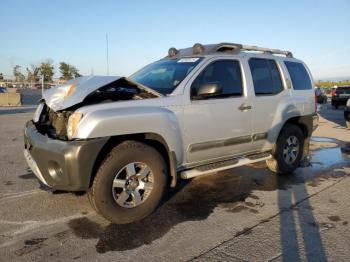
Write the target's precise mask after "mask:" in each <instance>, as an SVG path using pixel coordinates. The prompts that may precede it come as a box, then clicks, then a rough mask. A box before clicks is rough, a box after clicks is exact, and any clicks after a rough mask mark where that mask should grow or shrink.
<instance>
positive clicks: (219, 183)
mask: <svg viewBox="0 0 350 262" xmlns="http://www.w3.org/2000/svg"><path fill="white" fill-rule="evenodd" d="M321 110H322V111H321V121H320V128H319V129H318V130H316V132H315V133H314V136H313V138H312V141H311V148H312V151H311V156H312V160H311V163H310V166H308V167H303V168H299V169H297V171H296V172H295V173H294V174H292V175H289V176H277V175H275V174H273V173H271V172H270V171H269V170H268V169H267V168H266V166H265V163H257V164H254V165H250V166H245V167H241V168H236V169H231V170H227V171H224V172H220V173H217V174H210V175H207V176H203V177H200V178H196V179H193V180H191V181H183V182H181V184H180V185H179V187H177V188H176V189H174V190H171V191H170V192H168V193H167V195H166V197H165V199H164V201H163V202H162V204H161V206H160V207H159V208H158V209H157V210H156V212H155V213H153V214H152V215H151V216H149V217H147V218H146V219H144V220H142V221H140V222H137V223H133V224H129V225H112V224H110V223H109V222H107V221H105V220H104V219H102V218H101V217H99V216H98V215H97V214H95V212H94V211H93V210H92V209H91V208H90V206H89V204H88V201H87V198H86V196H85V195H75V194H71V193H62V192H52V191H51V190H49V189H48V188H46V187H44V186H40V185H39V184H38V182H37V180H36V179H35V177H34V175H33V174H32V173H31V172H30V171H29V170H28V169H27V167H26V165H25V162H24V159H23V158H22V126H23V125H24V122H25V121H26V119H28V118H30V117H31V115H32V113H20V114H16V115H14V114H10V113H9V114H0V129H1V133H2V136H1V137H0V144H1V145H2V146H1V150H0V167H1V169H0V257H1V258H0V260H3V261H12V260H16V261H21V260H23V261H28V260H35V261H47V260H48V258H49V259H50V260H53V261H62V260H78V261H79V260H81V261H83V260H84V261H91V260H93V261H97V260H98V261H110V260H122V261H135V260H137V261H139V260H146V261H148V260H151V261H164V260H166V261H178V260H181V261H183V260H192V259H196V260H206V261H207V260H211V261H212V260H215V261H222V260H229V261H262V260H264V261H265V260H269V261H270V260H271V261H272V260H277V261H279V260H288V261H289V260H293V261H294V260H296V261H298V260H318V261H325V260H327V259H328V260H334V261H341V260H344V261H346V258H348V257H350V246H349V244H347V243H349V242H350V241H349V240H350V239H349V235H350V234H349V233H350V232H349V230H350V229H349V226H348V219H349V214H350V207H349V206H348V204H347V203H348V201H349V200H350V199H349V194H348V188H349V186H350V178H349V176H350V131H349V130H346V129H345V128H344V127H343V126H342V124H341V121H340V118H339V119H338V116H339V115H340V114H341V113H342V112H341V111H340V110H337V111H336V112H333V111H332V112H328V111H329V110H331V109H330V108H329V107H327V106H326V107H324V108H323V109H321ZM336 113H337V114H336ZM322 115H324V116H326V117H327V118H323V117H322ZM334 115H336V116H337V118H336V121H332V118H331V117H329V116H332V117H333V116H334ZM4 123H6V125H5V124H4ZM334 130H336V131H334ZM334 134H336V135H334Z"/></svg>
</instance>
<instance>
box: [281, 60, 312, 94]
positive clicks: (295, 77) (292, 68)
mask: <svg viewBox="0 0 350 262" xmlns="http://www.w3.org/2000/svg"><path fill="white" fill-rule="evenodd" d="M284 64H285V65H286V67H287V70H288V72H289V75H290V78H291V80H292V85H293V89H294V90H308V89H312V82H311V79H310V76H309V74H308V72H307V71H306V69H305V66H304V65H303V64H301V63H297V62H290V61H285V62H284Z"/></svg>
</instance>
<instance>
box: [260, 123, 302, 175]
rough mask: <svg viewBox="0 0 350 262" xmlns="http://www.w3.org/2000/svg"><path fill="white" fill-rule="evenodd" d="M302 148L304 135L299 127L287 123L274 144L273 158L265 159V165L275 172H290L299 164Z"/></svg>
mask: <svg viewBox="0 0 350 262" xmlns="http://www.w3.org/2000/svg"><path fill="white" fill-rule="evenodd" d="M303 150H304V135H303V133H302V131H301V130H300V128H299V127H297V126H295V125H290V124H287V125H286V126H285V127H284V128H283V129H282V131H281V134H280V135H279V137H278V139H277V142H276V144H275V146H274V149H273V152H272V155H273V158H272V159H269V160H266V164H267V167H268V168H269V169H270V170H271V171H272V172H275V173H279V174H289V173H292V172H293V171H294V170H295V169H296V168H297V167H298V166H299V165H300V161H301V158H302V155H303Z"/></svg>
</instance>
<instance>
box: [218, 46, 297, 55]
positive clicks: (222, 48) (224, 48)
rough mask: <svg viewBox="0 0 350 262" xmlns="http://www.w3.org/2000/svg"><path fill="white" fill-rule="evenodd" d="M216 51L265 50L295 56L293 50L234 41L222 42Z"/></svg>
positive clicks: (269, 52)
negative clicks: (235, 42)
mask: <svg viewBox="0 0 350 262" xmlns="http://www.w3.org/2000/svg"><path fill="white" fill-rule="evenodd" d="M215 51H216V52H222V51H234V52H241V51H257V52H263V53H267V54H278V55H285V56H286V57H293V54H292V52H290V51H284V50H280V49H272V48H265V47H259V46H254V45H242V44H234V43H220V44H218V45H217V47H216V50H215Z"/></svg>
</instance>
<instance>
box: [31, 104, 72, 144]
mask: <svg viewBox="0 0 350 262" xmlns="http://www.w3.org/2000/svg"><path fill="white" fill-rule="evenodd" d="M71 114H72V111H61V112H55V111H53V110H52V109H50V108H49V107H48V106H46V105H45V106H44V109H43V111H42V113H41V116H40V120H39V122H38V123H37V124H36V125H37V129H38V131H39V132H40V133H42V134H44V135H48V136H49V137H50V138H55V139H62V140H67V124H68V118H69V116H70V115H71Z"/></svg>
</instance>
